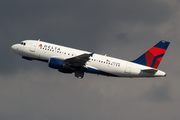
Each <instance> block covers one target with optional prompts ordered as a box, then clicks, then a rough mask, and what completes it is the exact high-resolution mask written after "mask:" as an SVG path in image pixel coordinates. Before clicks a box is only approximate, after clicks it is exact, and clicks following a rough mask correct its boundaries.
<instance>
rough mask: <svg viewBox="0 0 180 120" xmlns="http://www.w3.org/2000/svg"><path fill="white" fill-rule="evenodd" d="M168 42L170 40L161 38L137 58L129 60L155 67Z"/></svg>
mask: <svg viewBox="0 0 180 120" xmlns="http://www.w3.org/2000/svg"><path fill="white" fill-rule="evenodd" d="M169 44H170V42H168V41H164V40H162V41H160V42H159V43H157V44H156V45H155V46H154V47H152V48H151V49H149V50H148V51H147V52H145V53H144V54H143V55H141V56H140V57H139V58H137V59H136V60H134V61H131V62H134V63H138V64H141V65H145V66H148V67H152V68H155V69H157V68H158V66H159V64H160V62H161V60H162V58H163V56H164V54H165V52H166V50H167V48H168V46H169Z"/></svg>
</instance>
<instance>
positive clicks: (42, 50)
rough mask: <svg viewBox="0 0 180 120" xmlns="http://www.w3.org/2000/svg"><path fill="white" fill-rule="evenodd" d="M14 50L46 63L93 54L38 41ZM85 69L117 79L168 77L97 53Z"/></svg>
mask: <svg viewBox="0 0 180 120" xmlns="http://www.w3.org/2000/svg"><path fill="white" fill-rule="evenodd" d="M23 43H24V44H23ZM12 50H13V51H14V52H15V53H17V54H19V55H21V56H23V57H25V58H26V57H27V58H29V59H35V60H41V61H46V62H48V61H49V59H50V58H52V57H57V58H59V59H61V60H66V59H68V58H72V57H75V56H79V55H82V54H84V53H87V54H91V52H87V51H82V50H78V49H73V48H69V47H64V46H60V45H56V44H51V43H47V42H43V41H36V40H25V41H22V44H15V45H13V46H12ZM84 67H85V68H91V69H94V70H98V71H102V72H104V73H107V76H117V77H162V76H165V75H166V73H165V72H163V71H160V70H157V72H155V73H153V72H152V73H150V72H145V71H143V70H145V69H152V68H151V67H147V66H144V65H140V64H136V63H133V62H129V61H125V60H121V59H117V58H113V57H109V56H106V55H100V54H96V53H93V55H92V56H91V57H90V60H89V61H87V62H86V64H85V66H84ZM91 73H93V72H91ZM95 73H96V72H95ZM103 75H104V74H103Z"/></svg>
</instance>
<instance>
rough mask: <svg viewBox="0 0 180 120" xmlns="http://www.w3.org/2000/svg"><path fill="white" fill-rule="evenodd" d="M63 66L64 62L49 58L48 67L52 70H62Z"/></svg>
mask: <svg viewBox="0 0 180 120" xmlns="http://www.w3.org/2000/svg"><path fill="white" fill-rule="evenodd" d="M63 64H64V61H63V60H60V59H57V58H50V59H49V63H48V65H49V67H50V68H54V69H62V68H63Z"/></svg>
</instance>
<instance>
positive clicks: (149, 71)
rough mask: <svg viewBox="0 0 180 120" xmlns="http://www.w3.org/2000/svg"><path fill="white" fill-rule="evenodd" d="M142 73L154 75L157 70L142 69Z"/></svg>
mask: <svg viewBox="0 0 180 120" xmlns="http://www.w3.org/2000/svg"><path fill="white" fill-rule="evenodd" d="M142 71H144V72H148V73H156V72H157V71H158V70H157V69H144V70H142Z"/></svg>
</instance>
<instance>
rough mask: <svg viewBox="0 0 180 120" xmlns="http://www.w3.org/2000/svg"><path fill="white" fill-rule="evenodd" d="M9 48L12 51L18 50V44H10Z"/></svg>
mask: <svg viewBox="0 0 180 120" xmlns="http://www.w3.org/2000/svg"><path fill="white" fill-rule="evenodd" d="M11 50H12V51H13V52H16V51H18V46H17V44H14V45H12V46H11Z"/></svg>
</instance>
